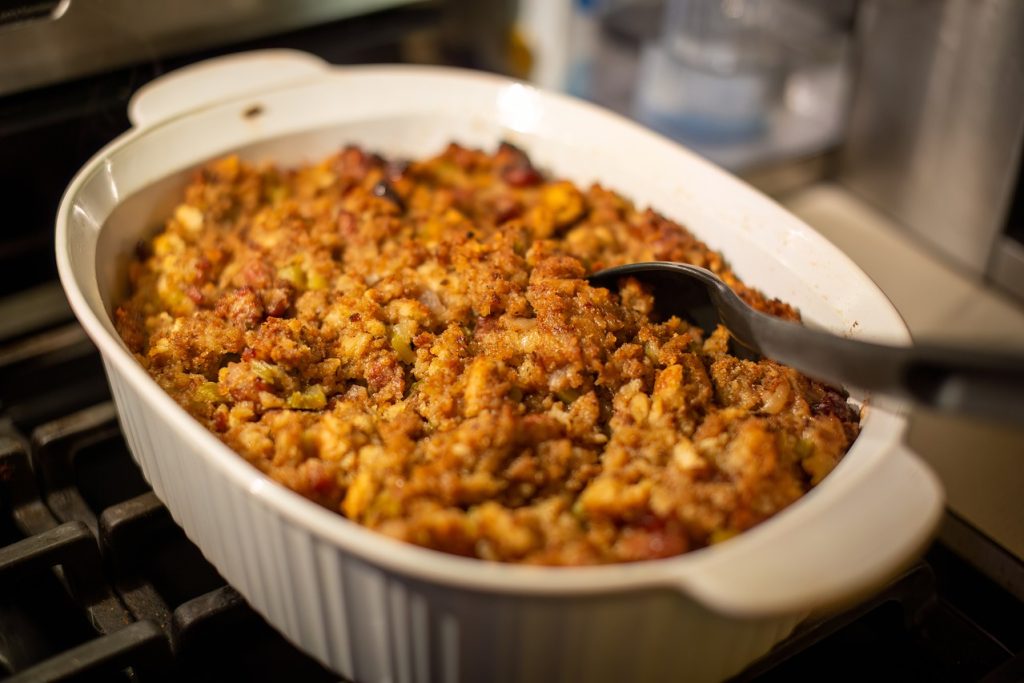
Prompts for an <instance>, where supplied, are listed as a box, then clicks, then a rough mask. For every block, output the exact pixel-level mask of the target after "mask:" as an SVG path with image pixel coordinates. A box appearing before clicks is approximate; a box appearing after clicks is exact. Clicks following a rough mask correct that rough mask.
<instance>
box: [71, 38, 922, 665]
mask: <svg viewBox="0 0 1024 683" xmlns="http://www.w3.org/2000/svg"><path fill="white" fill-rule="evenodd" d="M130 114H131V117H132V120H133V123H134V128H133V129H132V130H130V131H129V132H127V133H125V134H124V135H123V136H121V137H120V138H118V139H117V140H115V141H114V142H112V143H111V144H110V145H108V146H107V147H106V148H105V149H103V150H102V151H100V152H99V153H98V154H97V155H96V156H95V157H94V158H93V159H92V160H91V161H89V163H88V164H86V166H85V167H84V168H83V169H82V170H81V171H80V172H79V173H78V175H77V176H76V177H75V179H74V181H73V182H72V183H71V185H70V187H69V188H68V190H67V193H66V195H65V197H64V200H63V202H62V204H61V207H60V212H59V215H58V217H57V259H58V265H59V269H60V276H61V281H62V282H63V285H64V288H65V290H66V292H67V295H68V299H69V301H70V302H71V306H72V308H73V309H74V311H75V314H76V315H77V316H78V318H79V320H80V321H81V323H82V325H83V326H84V328H85V330H86V331H87V333H88V334H89V335H90V337H91V338H92V339H93V341H94V342H95V343H96V345H97V346H98V347H99V349H100V352H101V353H102V356H103V360H104V364H105V366H106V370H107V374H108V377H109V379H110V385H111V388H112V390H113V393H114V398H115V401H116V403H117V407H118V412H119V415H120V420H121V424H122V426H123V428H124V431H125V434H126V435H127V439H128V443H129V445H130V447H131V450H132V453H133V454H134V456H135V458H136V460H137V461H138V463H139V465H140V466H141V468H142V470H143V472H144V474H145V476H146V478H147V479H148V480H149V482H150V484H152V486H153V488H154V490H155V491H156V494H157V495H158V496H159V497H160V498H161V500H163V501H164V502H165V503H166V505H167V507H168V508H169V509H170V511H171V513H172V515H173V516H174V518H175V520H176V521H177V522H178V523H179V524H180V525H181V526H182V527H183V528H184V529H185V531H186V533H187V534H188V536H189V537H190V538H191V539H192V540H193V541H194V542H195V543H196V544H197V545H198V546H199V547H200V548H201V549H202V551H203V553H204V554H205V555H206V556H207V558H209V560H210V561H211V562H212V563H213V564H214V565H215V566H216V567H217V569H219V570H220V571H221V573H223V575H224V576H225V577H226V578H227V580H228V581H229V582H230V583H231V584H232V585H233V586H235V587H236V588H237V589H238V590H239V591H240V592H241V593H242V594H243V595H244V596H245V597H246V598H247V599H248V600H249V601H250V602H251V603H252V605H253V606H254V607H255V608H256V609H257V610H259V611H260V612H261V613H262V614H263V615H264V616H265V617H266V618H267V619H268V620H269V621H270V623H271V624H273V625H274V626H275V627H277V628H278V629H280V630H281V631H282V632H283V633H284V634H285V635H286V636H287V637H288V638H289V639H290V640H292V641H293V642H294V643H296V644H297V645H298V646H299V647H301V648H302V649H304V650H306V651H307V652H309V653H310V654H312V655H313V656H314V657H316V658H317V659H319V660H320V661H322V662H323V663H325V664H326V665H328V666H329V667H331V668H333V669H334V670H336V671H337V672H338V673H340V674H342V675H344V676H346V677H349V678H353V679H355V680H357V681H360V682H361V683H378V682H384V681H396V682H405V681H544V680H552V681H604V680H608V681H611V680H615V681H644V680H688V681H712V680H718V679H721V678H723V677H726V676H728V675H730V674H732V673H735V672H737V671H739V670H740V669H741V668H742V667H743V666H744V665H746V664H747V663H749V662H750V661H752V660H753V659H755V658H757V657H758V656H759V655H761V654H763V653H764V652H766V651H767V650H768V649H769V648H770V647H771V646H772V645H773V644H774V643H776V642H778V641H779V640H780V639H782V638H784V637H785V636H786V635H787V634H788V633H789V632H790V631H791V629H792V628H793V627H794V626H795V625H796V624H797V623H798V622H799V621H800V620H801V619H802V618H803V617H804V616H805V615H807V614H808V613H809V612H810V611H812V610H815V609H818V608H821V607H823V606H826V605H830V604H833V603H835V602H837V601H842V600H847V599H851V598H853V597H854V596H856V595H858V594H861V593H863V592H864V591H867V590H869V589H871V588H872V587H874V586H877V585H878V583H879V582H881V581H883V580H885V579H886V578H887V577H889V576H891V575H892V574H893V573H894V572H896V571H898V570H899V568H900V567H901V566H903V565H904V564H905V563H907V562H909V561H910V560H911V558H913V557H914V555H915V554H916V553H917V552H919V551H920V549H921V548H922V547H923V546H924V544H925V543H926V542H927V541H928V539H929V538H930V535H931V533H932V531H933V530H934V527H935V525H936V523H937V520H938V517H939V514H940V512H941V507H942V493H941V489H940V486H939V484H938V482H937V480H936V478H935V477H934V475H933V474H932V473H931V472H930V471H929V470H928V469H926V468H925V467H924V466H923V465H922V464H921V462H920V461H919V460H918V459H917V458H916V457H915V456H913V455H912V454H910V453H908V452H907V451H906V449H905V448H904V447H903V446H902V445H901V438H902V433H903V430H904V418H903V417H901V416H900V415H899V414H898V412H890V411H887V410H883V409H881V408H878V407H873V406H872V405H871V402H870V397H867V408H866V410H865V418H864V421H863V431H862V433H861V435H860V437H859V438H858V439H857V441H856V443H855V444H854V446H853V448H852V449H851V450H850V452H849V454H848V455H847V456H846V458H845V459H844V461H843V462H842V463H841V464H840V466H839V467H838V468H837V469H836V470H835V472H834V473H833V474H831V475H830V476H829V477H828V478H826V480H825V481H824V482H823V483H822V484H821V485H820V486H819V487H817V488H816V489H815V490H814V491H812V492H811V493H810V494H808V495H807V496H805V497H804V498H803V499H801V500H800V501H798V502H797V503H796V504H794V505H793V506H791V507H790V508H789V509H787V510H785V511H784V512H783V513H781V514H779V515H778V516H776V517H775V518H773V519H771V520H769V521H768V522H766V523H764V524H762V525H761V526H759V527H757V528H755V529H753V530H751V531H749V532H747V533H746V534H743V535H741V536H739V537H737V538H735V539H732V540H730V541H727V542H726V543H723V544H720V545H717V546H714V547H712V548H707V549H704V550H699V551H696V552H693V553H689V554H687V555H683V556H680V557H676V558H672V559H667V560H659V561H651V562H643V563H637V564H630V565H618V566H606V567H589V568H538V567H523V566H509V565H498V564H492V563H485V562H482V561H477V560H472V559H466V558H459V557H454V556H448V555H444V554H441V553H437V552H434V551H430V550H426V549H423V548H418V547H414V546H411V545H405V544H402V543H399V542H397V541H394V540H391V539H388V538H385V537H382V536H379V535H377V534H375V533H373V532H371V531H368V530H366V529H364V528H362V527H359V526H357V525H355V524H353V523H350V522H349V521H347V520H345V519H344V518H342V517H341V516H340V515H338V514H335V513H332V512H330V511H328V510H326V509H323V508H321V507H319V506H317V505H315V504H313V503H311V502H309V501H308V500H306V499H304V498H302V497H300V496H298V495H297V494H295V493H293V492H291V491H289V490H287V489H285V488H283V487H281V486H279V485H277V484H276V483H274V482H272V481H271V480H269V479H267V478H266V477H265V476H263V475H262V474H260V473H259V472H258V471H257V470H256V469H255V468H253V467H251V466H250V465H249V464H247V463H246V462H245V461H243V460H242V459H241V458H239V457H238V456H237V455H235V454H234V453H232V452H231V451H230V450H229V449H228V448H227V447H226V446H224V445H223V444H222V443H221V442H220V441H219V440H218V439H217V438H216V437H214V436H213V435H212V434H210V433H208V432H207V431H206V430H205V429H204V428H203V427H201V426H200V425H199V424H198V423H197V422H195V421H194V420H193V419H192V418H191V417H190V416H189V415H188V414H187V413H185V412H184V411H183V410H182V409H181V408H180V407H179V406H178V405H177V404H176V403H175V402H174V401H173V400H172V399H171V398H170V397H169V396H167V395H166V394H165V393H164V392H163V391H162V390H161V389H160V388H159V387H158V386H157V385H156V383H155V382H154V381H153V380H152V379H151V378H150V377H149V376H148V375H147V374H146V372H145V371H144V370H143V369H142V367H141V366H139V364H138V363H137V362H136V361H135V359H134V358H133V357H132V355H131V354H130V353H129V352H128V351H127V350H126V348H125V346H124V345H123V344H122V342H121V340H120V338H119V337H118V335H117V333H116V332H115V331H114V327H113V325H112V324H111V318H110V312H111V309H112V303H113V302H114V301H115V300H116V298H117V297H118V296H119V295H120V294H121V292H122V291H123V286H124V283H125V277H124V272H125V264H126V262H127V260H128V259H129V257H130V254H131V252H132V248H133V246H134V245H135V243H136V242H137V241H138V240H139V239H140V238H142V237H144V236H147V235H149V234H151V233H152V231H153V229H154V228H155V227H156V226H157V225H159V224H160V223H161V221H162V219H163V217H164V216H166V215H167V214H168V213H169V211H170V210H171V208H172V206H173V205H174V202H175V200H176V197H177V193H178V192H179V191H180V189H181V188H182V187H183V186H184V183H185V177H186V175H187V173H188V171H189V170H190V169H194V168H195V167H196V166H197V165H198V164H200V163H201V162H203V161H205V160H208V159H210V158H213V157H216V156H218V155H221V154H224V153H227V152H230V151H238V152H240V153H241V154H242V156H243V157H246V158H251V159H265V158H270V159H274V160H276V161H278V162H281V163H297V162H302V161H312V160H316V159H319V158H320V157H322V156H324V155H326V154H327V153H329V152H331V151H333V150H335V149H337V148H338V147H339V146H340V145H342V144H345V143H358V144H361V145H364V146H367V147H369V148H371V149H375V150H379V151H381V152H384V153H387V154H399V155H403V156H411V157H417V156H425V155H428V154H432V153H435V152H437V151H439V150H440V149H442V148H443V146H444V145H445V144H446V143H447V142H448V141H450V140H457V141H459V142H462V143H463V144H467V145H478V146H484V147H488V148H493V146H494V145H496V144H497V142H498V141H499V140H501V139H510V140H512V141H514V142H515V143H517V144H519V145H521V146H523V147H525V148H526V149H527V150H528V151H529V153H530V154H531V156H532V157H533V159H534V160H535V162H536V163H537V164H538V165H539V166H541V167H543V168H546V169H550V170H551V171H553V172H555V173H557V174H559V175H561V176H564V177H567V178H570V179H572V180H574V181H576V182H578V183H589V182H591V181H595V180H597V181H601V182H602V183H604V184H605V185H607V186H608V187H611V188H614V189H616V190H618V191H620V192H622V193H623V194H625V195H626V196H628V197H631V198H632V199H634V200H635V201H636V202H637V203H639V204H641V205H652V206H653V207H655V208H656V209H658V210H660V211H661V212H663V213H665V214H667V215H668V216H671V217H672V218H674V219H677V220H680V221H682V222H683V223H685V224H686V225H687V226H688V227H689V228H690V229H691V230H692V231H693V232H694V233H696V234H697V235H698V236H699V237H701V238H702V239H704V240H705V241H706V242H708V243H709V244H710V245H711V246H712V247H713V248H716V249H720V250H722V251H723V252H724V253H725V254H726V256H727V258H729V259H730V261H731V263H732V264H733V267H734V269H735V271H736V272H737V273H738V274H739V276H740V277H742V278H743V279H744V280H746V281H747V282H749V283H751V284H753V285H756V286H757V287H759V288H761V289H763V290H764V291H766V292H767V293H769V294H770V295H772V296H777V297H780V298H782V299H784V300H786V301H789V302H791V303H793V304H795V305H797V306H798V307H799V308H800V309H801V311H802V312H803V314H804V317H805V318H806V319H807V320H810V321H813V322H815V323H816V324H819V325H822V326H824V327H827V328H829V329H832V330H834V331H836V332H839V333H844V334H850V335H852V336H857V337H865V338H872V339H877V340H882V341H886V342H890V343H895V344H901V343H902V344H906V343H909V337H908V334H907V330H906V328H905V326H904V325H903V323H902V321H901V320H900V318H899V316H898V315H897V313H896V312H895V310H894V309H893V308H892V306H891V305H890V304H889V302H888V301H887V300H886V298H885V297H884V296H883V295H882V293H881V292H880V291H879V290H878V289H877V288H876V287H875V286H874V284H872V282H871V281H870V280H869V279H868V278H867V277H866V276H865V275H864V274H863V273H862V272H861V271H860V270H858V269H857V268H856V266H854V264H853V263H851V262H850V261H849V260H848V259H847V258H846V257H845V256H844V255H843V254H842V253H840V252H839V251H838V250H837V249H836V248H835V247H833V246H832V245H831V244H829V243H828V242H827V241H826V240H824V239H823V238H822V237H820V236H819V235H818V234H816V233H815V232H814V231H813V230H812V229H811V228H809V227H808V226H807V225H805V224H803V223H802V222H800V221H799V220H798V219H796V218H795V217H793V216H792V215H790V214H788V213H787V212H786V211H784V210H783V209H782V208H780V207H779V206H778V205H776V204H775V203H773V202H772V201H770V200H769V199H767V198H765V197H763V196H761V195H759V194H758V193H757V192H755V191H754V190H752V189H751V188H749V187H747V186H745V185H744V184H742V183H741V182H740V181H738V180H736V179H735V178H733V177H731V176H729V175H727V174H726V173H724V172H722V171H720V170H718V169H716V168H715V167H713V166H711V165H709V164H708V163H706V162H704V161H702V160H700V159H699V158H698V157H696V156H695V155H693V154H691V153H689V152H687V151H686V150H685V149H682V148H681V147H679V146H677V145H675V144H673V143H671V142H669V141H667V140H665V139H664V138H661V137H659V136H657V135H655V134H653V133H650V132H648V131H646V130H644V129H643V128H641V127H639V126H636V125H635V124H632V123H630V122H628V121H626V120H625V119H622V118H619V117H617V116H615V115H613V114H610V113H607V112H604V111H602V110H600V109H598V108H596V107H593V106H591V105H588V104H585V103H582V102H578V101H575V100H572V99H569V98H566V97H562V96H560V95H555V94H549V93H545V92H541V91H538V90H535V89H533V88H531V87H529V86H526V85H523V84H520V83H516V82H512V81H508V80H504V79H502V78H498V77H494V76H489V75H483V74H478V73H472V72H464V71H458V70H452V69H444V68H428V67H406V66H395V67H392V66H379V67H377V66H372V67H329V66H327V65H326V64H324V63H322V62H320V61H319V60H317V59H316V58H313V57H311V56H309V55H304V54H302V53H294V52H287V51H272V52H262V53H251V54H244V55H238V56H233V57H229V58H224V59H221V60H217V61H214V62H208V63H203V64H200V65H197V66H193V67H190V68H188V69H186V70H184V71H182V72H176V73H173V74H170V75H169V76H167V77H164V78H163V79H160V80H159V81H157V82H155V83H154V84H151V85H150V86H147V87H146V88H144V89H143V90H142V91H140V93H138V94H137V96H136V98H135V99H134V100H133V102H132V105H131V108H130Z"/></svg>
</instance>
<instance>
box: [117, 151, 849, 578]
mask: <svg viewBox="0 0 1024 683" xmlns="http://www.w3.org/2000/svg"><path fill="white" fill-rule="evenodd" d="M655 259H656V260H677V261H685V262H690V263H696V264H698V265H701V266H704V267H707V268H710V269H711V270H713V271H715V272H716V273H718V274H719V275H720V276H721V277H722V278H723V279H725V280H726V281H727V282H728V283H729V284H730V285H731V286H733V287H734V288H735V289H736V290H737V291H738V292H739V293H740V295H741V296H742V297H743V298H744V299H745V300H747V301H748V302H750V303H751V304H752V305H754V306H756V307H757V308H759V309H761V310H764V311H767V312H770V313H772V314H775V315H779V316H783V317H787V318H792V319H795V318H796V317H797V315H796V312H795V311H794V310H793V309H792V308H790V307H789V306H788V305H786V304H784V303H782V302H779V301H776V300H768V299H766V298H765V297H764V296H763V295H762V294H761V293H760V292H758V291H756V290H754V289H751V288H748V287H746V286H745V285H743V284H742V283H741V282H739V281H738V280H737V279H736V277H735V276H734V275H733V273H732V272H731V270H729V268H728V266H727V265H726V264H725V263H724V261H723V259H722V257H721V256H720V255H719V254H717V253H715V252H713V251H711V250H710V249H708V248H707V246H705V245H704V244H703V243H702V242H700V241H699V240H697V239H696V238H695V237H694V236H693V235H692V234H690V233H689V232H688V231H686V230H685V229H683V228H682V227H680V226H679V225H678V224H676V223H674V222H672V221H670V220H668V219H666V218H665V217H663V216H661V215H659V214H657V213H655V212H653V211H651V210H639V209H637V208H636V207H634V206H633V205H632V204H631V203H630V202H629V201H628V200H626V199H624V198H623V197H621V196H619V195H617V194H615V193H614V192H612V191H610V190H607V189H605V188H602V187H600V186H596V185H595V186H593V187H590V188H589V189H587V190H581V189H579V188H577V187H576V186H574V185H573V184H571V183H569V182H567V181H564V180H558V179H549V178H546V177H545V176H544V175H543V174H541V173H540V172H538V171H537V170H536V169H535V168H534V167H533V166H532V164H531V163H530V161H529V159H528V158H527V156H526V155H525V154H524V153H523V152H522V151H521V150H519V149H517V148H515V147H512V146H511V145H502V146H501V147H500V148H499V149H498V150H497V151H496V152H495V153H494V154H487V153H484V152H481V151H478V150H472V149H466V148H463V147H460V146H458V145H454V144H453V145H451V146H449V147H448V149H446V150H445V151H444V152H443V153H442V154H440V155H438V156H437V157H434V158H432V159H428V160H426V161H420V162H411V163H404V162H402V163H400V162H388V161H385V160H383V159H381V158H380V157H377V156H374V155H369V154H366V153H365V152H363V151H362V150H360V149H358V148H355V147H348V148H345V149H344V150H342V151H341V152H339V153H337V154H335V155H333V156H331V157H329V158H327V159H325V160H324V161H322V162H321V163H319V164H315V165H310V166H306V167H303V168H299V169H294V170H283V169H279V168H276V167H273V166H269V165H266V166H259V167H255V166H252V165H249V164H246V163H242V162H240V161H239V160H238V158H236V157H228V158H225V159H221V160H219V161H216V162H213V163H211V164H209V165H207V166H206V167H204V168H203V169H202V170H200V171H198V172H197V173H196V175H195V177H194V179H193V181H192V182H191V184H190V185H189V187H188V189H187V190H186V192H185V196H184V201H183V202H182V204H181V205H180V206H179V207H178V208H177V210H176V211H175V213H174V215H172V216H171V217H170V218H169V219H168V220H167V223H166V225H165V226H164V228H163V230H161V231H160V233H159V234H158V235H157V236H156V237H155V238H154V239H153V240H152V242H151V243H149V244H148V245H145V248H144V249H140V254H139V259H138V261H137V262H136V263H134V264H133V265H132V268H131V282H132V294H131V297H130V298H129V299H128V300H126V301H125V302H123V304H122V305H121V306H120V307H118V309H117V310H116V312H115V320H116V324H117V327H118V330H119V331H120V333H121V335H122V337H123V338H124V340H125V342H126V343H127V344H128V346H129V347H130V348H131V349H132V350H133V351H134V352H135V353H136V354H137V357H138V358H139V361H140V362H141V363H142V364H143V365H144V366H145V367H146V369H147V370H148V371H149V372H150V373H151V374H152V375H153V377H154V378H156V380H157V381H158V382H159V383H160V385H161V386H162V387H163V388H164V389H166V390H167V391H168V392H169V393H170V394H171V395H172V396H173V397H174V398H175V399H176V400H177V401H178V402H179V403H181V405H183V406H184V407H185V408H186V409H187V410H188V411H189V412H191V413H192V414H193V415H194V416H195V417H196V418H197V419H198V420H200V422H202V423H203V424H204V425H206V426H207V427H208V428H209V429H210V430H212V431H213V432H215V433H216V434H217V435H218V436H219V437H220V438H221V439H222V440H223V441H224V442H225V443H227V444H228V445H229V446H231V447H232V448H233V449H235V450H236V451H237V452H238V453H240V454H241V455H242V457H244V458H246V459H247V460H248V461H249V462H251V463H252V464H253V465H255V466H256V467H258V468H259V469H260V470H262V471H263V472H265V473H267V474H268V475H269V476H271V477H272V478H274V479H276V480H277V481H279V482H281V483H283V484H284V485H286V486H288V487H290V488H292V489H294V490H295V491H298V492H299V493H301V494H303V495H305V496H308V497H310V498H311V499H313V500H315V501H317V502H318V503H320V504H322V505H324V506H327V507H328V508H330V509H332V510H337V511H339V512H340V513H342V514H344V515H345V516H347V517H349V518H350V519H353V520H355V521H357V522H359V523H361V524H364V525H366V526H368V527H370V528H373V529H377V530H378V531H380V532H382V533H385V534H388V535H391V536H394V537H397V538H400V539H403V540H406V541H409V542H412V543H417V544H420V545H424V546H427V547H431V548H436V549H438V550H443V551H446V552H451V553H457V554H462V555H470V556H476V557H481V558H485V559H491V560H498V561H509V562H530V563H543V564H593V563H604V562H620V561H635V560H644V559H650V558H656V557H667V556H671V555H676V554H679V553H682V552H686V551H687V550H690V549H694V548H698V547H701V546H703V545H706V544H708V543H713V542H716V541H719V540H722V539H725V538H728V537H729V536H731V535H733V534H735V533H738V532H741V531H743V530H745V529H748V528H750V527H751V526H753V525H755V524H757V523H759V522H760V521H762V520H764V519H766V518H768V517H770V516H771V515H773V514H775V513H776V512H778V511H779V510H781V509H782V508H784V507H785V506H787V505H788V504H790V503H791V502H793V501H794V500H796V499H797V498H799V497H800V496H801V495H803V493H805V492H806V491H807V490H808V489H809V488H810V487H811V486H812V485H814V484H816V483H817V482H818V481H820V480H821V479H822V477H824V476H825V475H826V474H828V472H830V471H831V470H832V468H833V467H834V466H835V464H836V463H837V462H838V461H839V459H840V458H841V457H842V455H843V453H845V452H846V450H847V448H848V447H849V445H850V443H851V442H852V440H853V439H854V438H855V437H856V434H857V429H858V426H857V424H858V423H857V415H856V413H855V412H854V411H853V410H852V408H851V407H850V406H849V405H848V404H847V402H846V400H845V398H844V397H843V396H842V395H840V394H839V393H838V392H836V391H835V390H832V389H830V388H827V387H824V386H822V385H820V384H817V383H815V382H813V381H811V380H809V379H807V378H805V377H803V376H801V375H799V374H798V373H796V372H795V371H793V370H791V369H789V368H786V367H783V366H780V365H778V364H776V363H773V362H771V361H766V360H765V361H760V362H751V361H746V360H740V359H738V358H735V357H733V356H731V355H729V354H728V345H727V340H728V337H727V332H726V331H725V330H724V329H719V330H718V331H717V332H716V333H715V334H713V335H710V336H709V337H707V338H705V337H704V335H703V333H702V332H701V330H699V329H697V328H695V327H691V326H690V325H688V324H687V323H686V322H684V321H681V320H679V319H678V318H672V319H670V320H657V319H655V318H654V317H653V316H652V308H653V306H652V300H651V297H650V296H649V294H648V293H646V292H645V291H644V290H643V289H642V288H641V287H640V286H639V285H638V284H637V283H635V282H627V283H625V284H624V285H623V287H622V288H621V291H620V293H619V294H617V295H616V294H611V293H610V292H609V291H608V290H604V289H594V288H592V287H590V286H589V285H588V284H587V282H586V280H585V279H584V277H585V276H586V274H587V273H589V272H593V271H594V270H597V269H600V268H603V267H607V266H611V265H616V264H620V263H626V262H630V261H641V260H655Z"/></svg>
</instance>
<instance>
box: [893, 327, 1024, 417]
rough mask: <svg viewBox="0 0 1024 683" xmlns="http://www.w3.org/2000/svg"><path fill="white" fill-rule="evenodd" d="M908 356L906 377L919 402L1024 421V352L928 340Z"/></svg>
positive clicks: (908, 391)
mask: <svg viewBox="0 0 1024 683" xmlns="http://www.w3.org/2000/svg"><path fill="white" fill-rule="evenodd" d="M907 356H908V357H907V359H906V362H905V364H904V366H903V367H904V372H903V377H902V381H903V385H904V387H905V389H906V392H907V394H908V395H909V396H910V397H911V398H912V399H913V400H915V401H916V402H918V403H921V404H923V405H927V406H930V407H934V408H938V409H940V410H948V411H953V412H959V413H967V414H972V415H977V416H990V417H993V418H997V419H1000V420H1002V421H1006V422H1009V423H1011V424H1017V425H1024V357H1021V356H1019V355H1010V354H1002V353H994V352H978V351H966V350H964V349H953V348H947V347H940V346H927V345H925V346H916V347H913V348H911V349H909V350H908V352H907Z"/></svg>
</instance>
